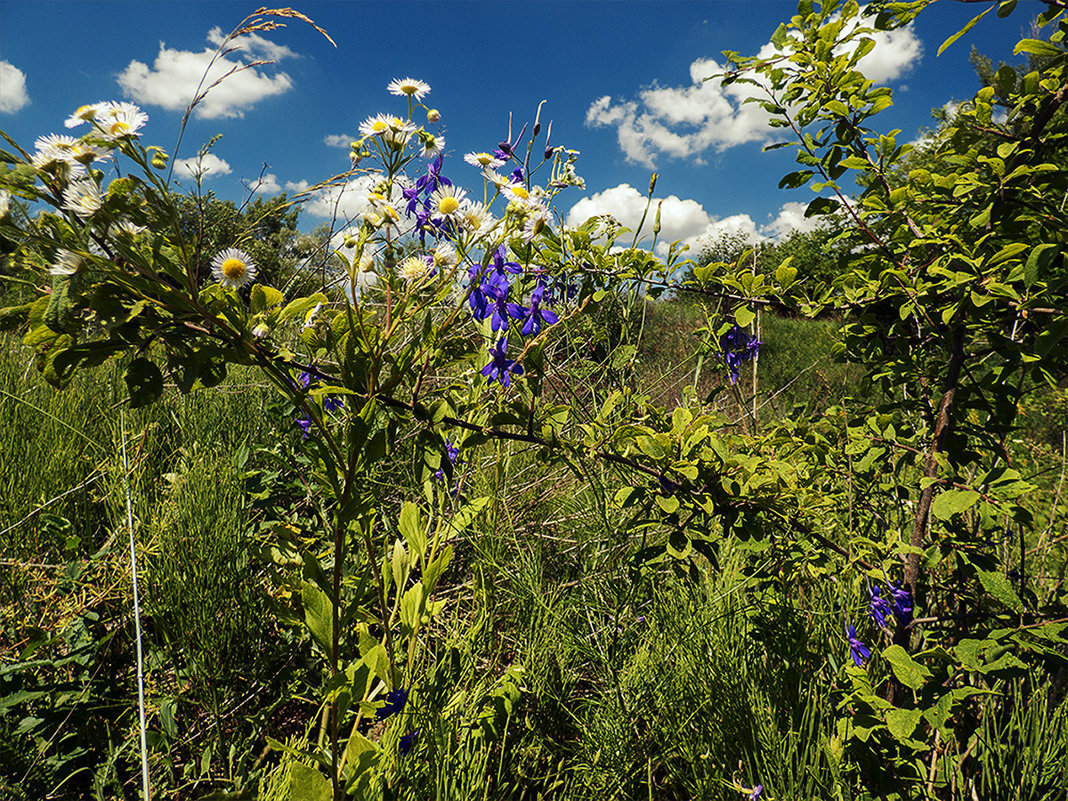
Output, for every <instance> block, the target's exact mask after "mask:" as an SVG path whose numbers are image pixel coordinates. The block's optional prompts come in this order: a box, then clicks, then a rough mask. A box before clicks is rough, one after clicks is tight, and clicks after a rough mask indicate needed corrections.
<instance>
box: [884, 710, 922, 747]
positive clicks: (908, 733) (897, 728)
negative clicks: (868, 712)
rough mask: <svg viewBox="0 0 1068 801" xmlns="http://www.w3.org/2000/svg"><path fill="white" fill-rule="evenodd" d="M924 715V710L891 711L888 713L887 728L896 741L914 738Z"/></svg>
mask: <svg viewBox="0 0 1068 801" xmlns="http://www.w3.org/2000/svg"><path fill="white" fill-rule="evenodd" d="M922 715H923V710H922V709H891V710H890V711H889V712H887V713H886V728H888V729H889V730H890V734H891V735H892V736H893V737H894V739H896V740H906V739H908V738H910V737H912V732H913V731H915V730H916V724H917V723H919V722H920V717H921V716H922Z"/></svg>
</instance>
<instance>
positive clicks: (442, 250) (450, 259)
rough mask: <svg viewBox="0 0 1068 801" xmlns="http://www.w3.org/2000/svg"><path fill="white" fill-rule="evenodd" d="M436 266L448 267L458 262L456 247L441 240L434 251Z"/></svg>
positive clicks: (439, 267) (438, 267) (440, 267)
mask: <svg viewBox="0 0 1068 801" xmlns="http://www.w3.org/2000/svg"><path fill="white" fill-rule="evenodd" d="M432 258H433V261H434V267H435V268H437V269H439V270H440V269H446V268H448V267H452V266H454V265H455V264H456V248H454V247H453V246H452V245H450V244H449V243H448V242H439V243H438V245H437V247H435V248H434V253H433V257H432Z"/></svg>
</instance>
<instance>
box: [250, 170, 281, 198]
mask: <svg viewBox="0 0 1068 801" xmlns="http://www.w3.org/2000/svg"><path fill="white" fill-rule="evenodd" d="M245 183H246V184H247V186H248V189H249V191H250V192H252V194H254V195H277V194H278V193H279V192H281V191H282V185H281V184H280V183H278V176H277V175H275V174H274V173H273V172H265V173H264V174H263V175H261V176H260V177H258V178H257V179H256V180H254V181H246V182H245Z"/></svg>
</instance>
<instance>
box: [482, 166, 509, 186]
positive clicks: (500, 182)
mask: <svg viewBox="0 0 1068 801" xmlns="http://www.w3.org/2000/svg"><path fill="white" fill-rule="evenodd" d="M482 177H483V178H485V179H486V180H487V181H489V182H490V183H491V184H493V185H494V186H496V187H497V188H498V189H499V188H501V187H504V186H508V185H510V184H511V181H509V180H508V179H507V178H505V177H504V176H503V175H501V174H500V173H499V172H497V171H496V170H495V169H493V168H492V167H484V168H483V169H482Z"/></svg>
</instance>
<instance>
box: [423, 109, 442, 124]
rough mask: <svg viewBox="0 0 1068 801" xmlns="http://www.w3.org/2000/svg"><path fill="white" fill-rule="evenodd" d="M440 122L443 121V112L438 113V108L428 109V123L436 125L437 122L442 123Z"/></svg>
mask: <svg viewBox="0 0 1068 801" xmlns="http://www.w3.org/2000/svg"><path fill="white" fill-rule="evenodd" d="M440 120H441V112H440V111H438V110H437V109H436V108H432V109H427V112H426V121H427V122H429V123H435V122H440Z"/></svg>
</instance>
